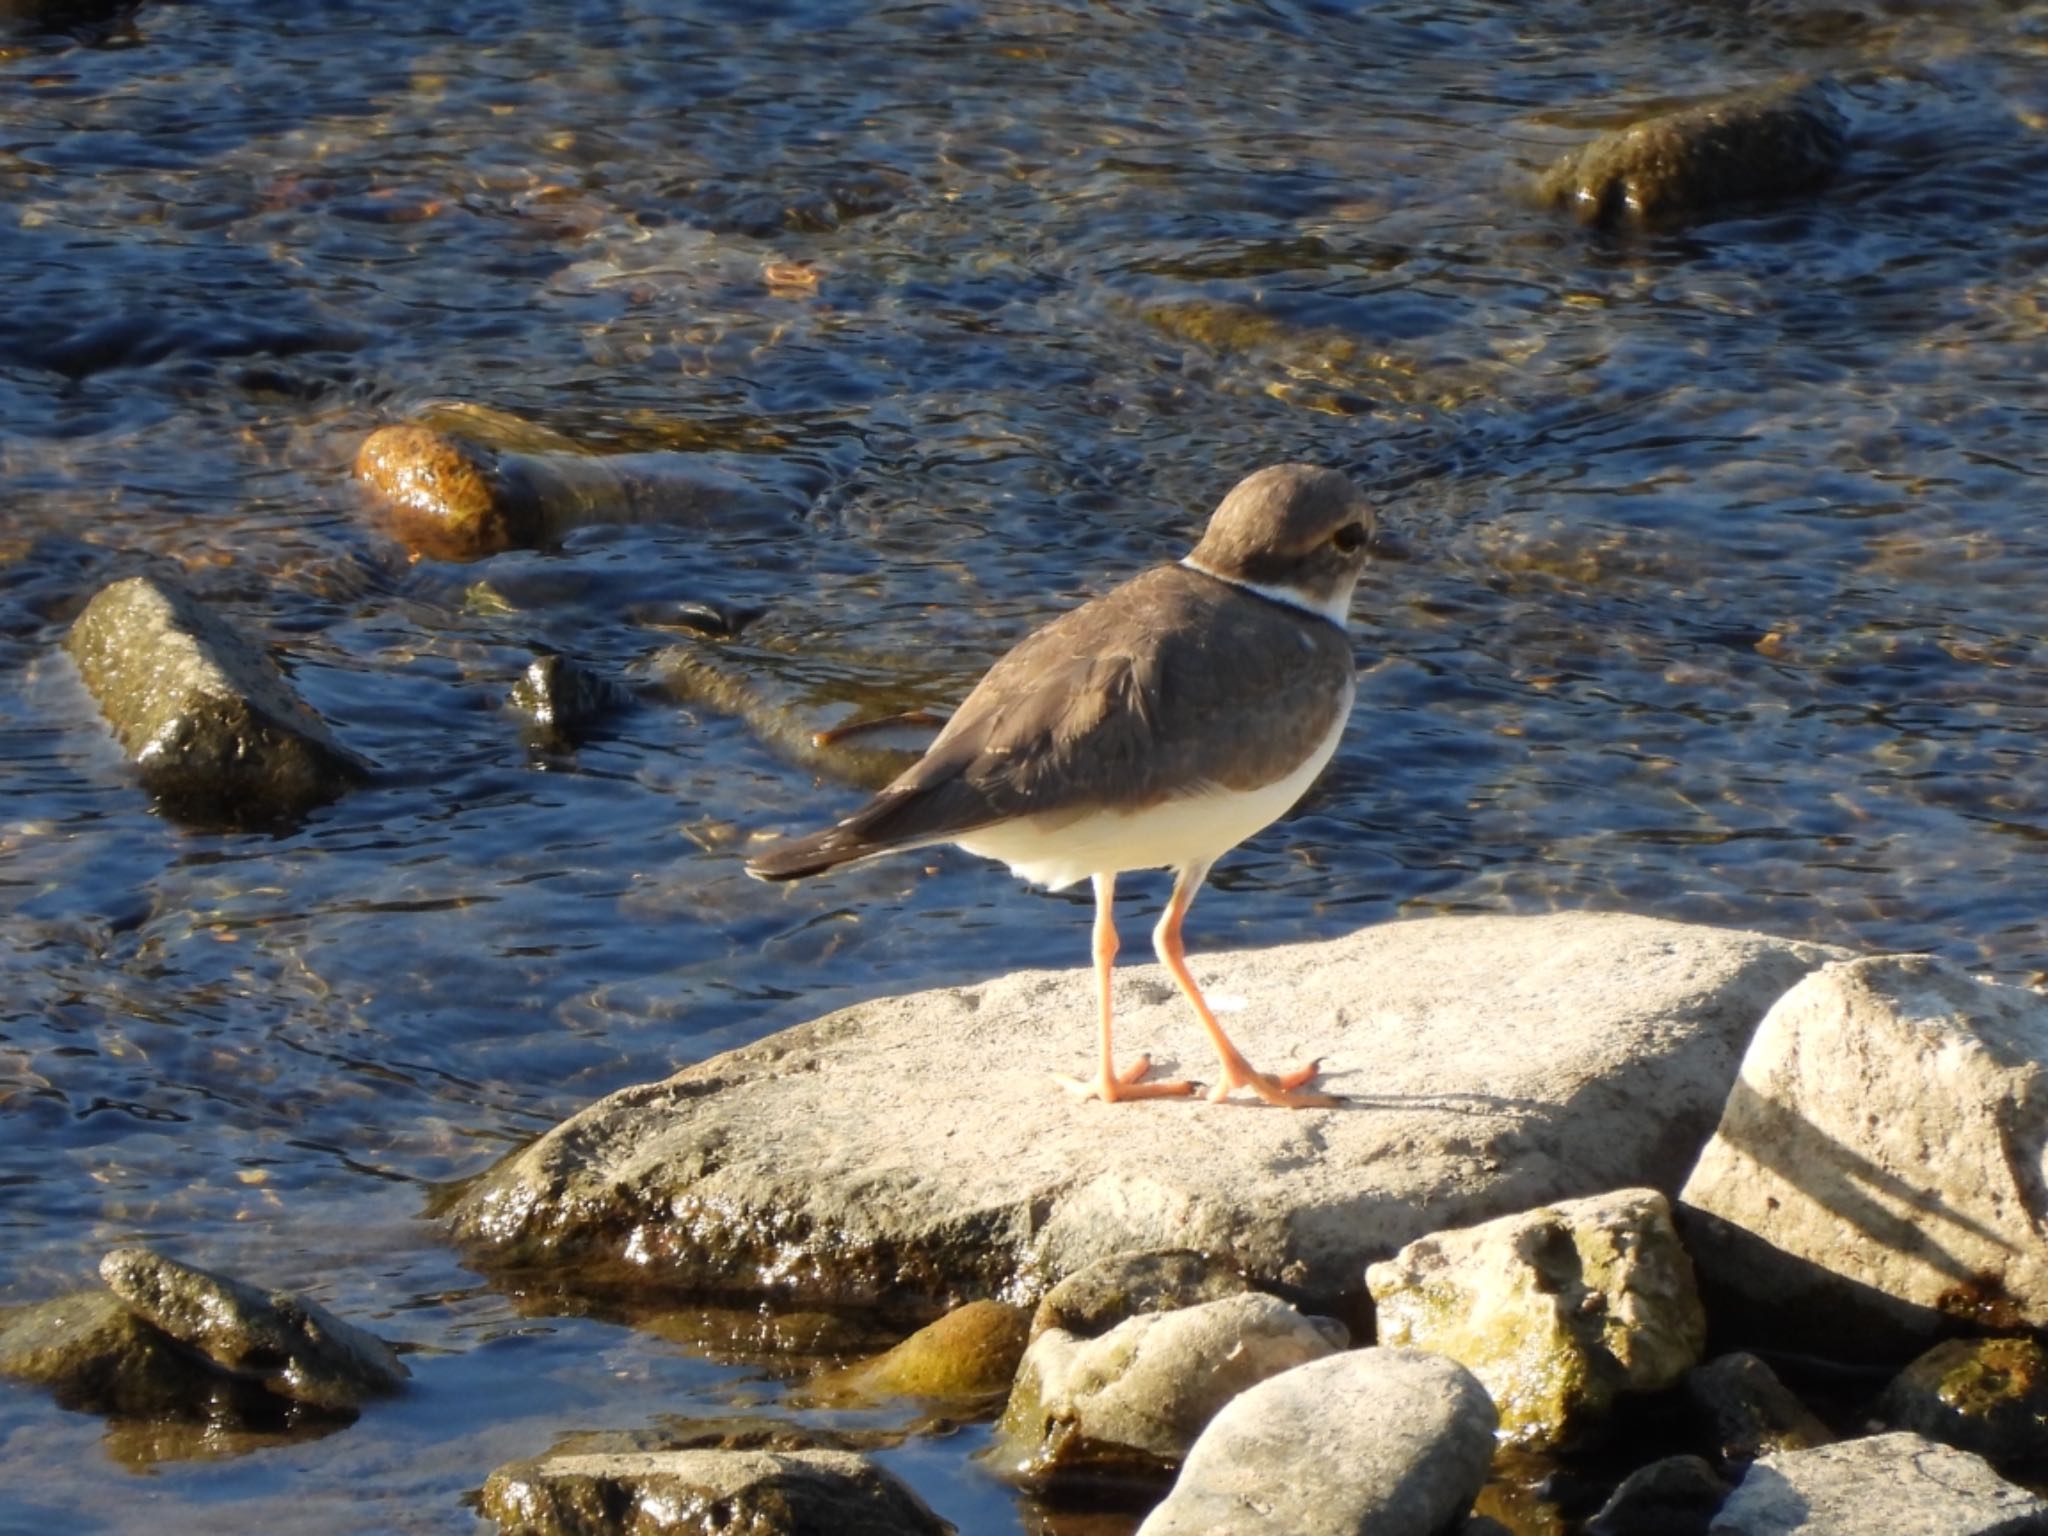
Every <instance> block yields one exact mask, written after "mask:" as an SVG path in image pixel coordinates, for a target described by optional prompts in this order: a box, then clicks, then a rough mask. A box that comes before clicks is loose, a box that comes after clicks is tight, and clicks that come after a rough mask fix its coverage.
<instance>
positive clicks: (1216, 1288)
mask: <svg viewBox="0 0 2048 1536" xmlns="http://www.w3.org/2000/svg"><path fill="white" fill-rule="evenodd" d="M1250 1289H1251V1282H1250V1281H1248V1280H1246V1279H1245V1277H1244V1275H1243V1273H1242V1272H1241V1271H1239V1270H1238V1269H1237V1268H1236V1267H1235V1266H1233V1265H1231V1264H1228V1263H1226V1262H1225V1261H1223V1260H1222V1259H1218V1258H1212V1257H1211V1256H1210V1255H1208V1254H1205V1253H1197V1252H1195V1251H1194V1250H1193V1249H1191V1248H1156V1249H1153V1250H1151V1251H1150V1252H1147V1253H1119V1254H1115V1255H1112V1256H1111V1257H1109V1258H1106V1259H1102V1260H1100V1261H1098V1262H1097V1263H1094V1264H1090V1265H1089V1266H1088V1267H1087V1268H1086V1269H1083V1270H1079V1271H1077V1272H1076V1273H1074V1274H1071V1275H1069V1276H1067V1278H1066V1279H1064V1280H1062V1281H1061V1282H1060V1283H1059V1284H1058V1285H1056V1286H1054V1287H1053V1288H1052V1289H1051V1290H1050V1291H1047V1292H1046V1293H1045V1298H1044V1299H1043V1300H1042V1301H1040V1302H1039V1304H1038V1311H1037V1312H1036V1313H1035V1314H1034V1315H1033V1316H1032V1319H1031V1336H1032V1337H1033V1338H1036V1337H1038V1335H1039V1334H1041V1333H1044V1332H1045V1331H1046V1330H1047V1329H1048V1328H1059V1329H1063V1330H1064V1331H1066V1332H1067V1333H1071V1334H1073V1335H1074V1336H1075V1337H1076V1338H1083V1339H1092V1338H1096V1337H1098V1336H1100V1335H1102V1334H1105V1333H1107V1332H1109V1330H1110V1329H1112V1328H1114V1327H1116V1325H1117V1324H1119V1323H1121V1322H1124V1321H1125V1320H1126V1319H1129V1318H1133V1317H1137V1316H1139V1315H1140V1314H1142V1313H1146V1312H1171V1311H1173V1310H1174V1309H1175V1308H1177V1307H1196V1306H1200V1305H1201V1304H1202V1303H1203V1302H1206V1301H1221V1300H1222V1299H1223V1298H1224V1297H1226V1296H1236V1295H1240V1294H1242V1293H1243V1292H1245V1291H1248V1290H1250Z"/></svg>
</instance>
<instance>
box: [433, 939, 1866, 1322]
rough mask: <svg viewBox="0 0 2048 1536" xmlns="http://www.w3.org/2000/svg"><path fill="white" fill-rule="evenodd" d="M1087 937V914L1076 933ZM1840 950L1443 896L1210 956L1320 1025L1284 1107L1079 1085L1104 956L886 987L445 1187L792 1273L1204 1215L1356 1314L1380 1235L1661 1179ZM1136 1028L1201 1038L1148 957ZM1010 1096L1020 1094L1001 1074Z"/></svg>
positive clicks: (1228, 1245)
mask: <svg viewBox="0 0 2048 1536" xmlns="http://www.w3.org/2000/svg"><path fill="white" fill-rule="evenodd" d="M1081 942H1082V935H1081V933H1080V931H1079V930H1078V929H1077V930H1076V944H1077V946H1078V945H1079V944H1080V943H1081ZM1826 957H1827V952H1826V951H1823V950H1820V949H1817V948H1815V947H1813V946H1810V945H1800V944H1789V943H1785V942H1783V941H1780V940H1777V939H1771V938H1766V937H1763V936H1761V935H1758V934H1746V933H1736V932H1728V931H1723V930H1719V929H1712V928H1703V927H1693V926H1687V925H1682V924H1677V923H1663V922H1655V921H1651V920H1648V919H1643V918H1634V917H1619V916H1596V915H1592V914H1568V915H1562V916H1550V917H1532V918H1507V917H1484V918H1444V919H1432V920H1427V921H1420V922H1408V923H1395V924H1390V925H1387V926H1385V927H1379V928H1368V929H1364V930H1361V931H1360V932H1357V933H1354V934H1351V935H1349V936H1348V937H1345V938H1341V939H1335V940H1331V941H1328V942H1325V943H1316V944H1300V945H1291V946H1286V947H1282V948H1278V949H1270V950H1262V951H1251V952H1246V953H1239V954H1234V955H1222V956H1204V957H1198V958H1197V959H1196V961H1195V965H1196V968H1197V969H1198V970H1199V971H1201V972H1203V973H1204V975H1203V980H1204V982H1205V984H1206V985H1207V986H1208V987H1209V990H1210V993H1211V996H1212V999H1215V998H1221V999H1223V1001H1224V1005H1225V1007H1229V1006H1230V997H1229V994H1231V993H1233V992H1239V993H1242V994H1244V995H1245V996H1247V997H1249V998H1250V999H1251V1003H1250V1006H1249V1007H1248V1008H1247V1009H1246V1010H1245V1012H1244V1013H1243V1014H1242V1015H1241V1016H1238V1017H1234V1018H1232V1019H1231V1031H1232V1034H1233V1036H1235V1037H1236V1038H1237V1040H1238V1042H1239V1043H1240V1045H1242V1046H1243V1048H1244V1049H1245V1050H1246V1052H1247V1053H1248V1054H1249V1055H1250V1056H1251V1057H1252V1059H1253V1060H1256V1061H1285V1060H1289V1059H1293V1058H1296V1057H1299V1056H1303V1055H1311V1054H1317V1053H1320V1054H1321V1055H1322V1057H1323V1061H1324V1080H1325V1081H1326V1082H1327V1083H1329V1084H1330V1086H1331V1087H1332V1088H1334V1089H1336V1090H1337V1091H1338V1092H1349V1093H1352V1094H1354V1095H1355V1097H1353V1098H1351V1099H1349V1100H1348V1101H1347V1102H1345V1103H1343V1104H1341V1105H1339V1106H1338V1107H1337V1108H1334V1109H1318V1110H1303V1111H1290V1112H1287V1113H1279V1112H1274V1111H1267V1110H1264V1109H1262V1108H1253V1107H1250V1106H1238V1105H1216V1104H1209V1103H1205V1102H1176V1101H1169V1100H1153V1101H1147V1102H1140V1103H1135V1104H1116V1105H1103V1104H1099V1103H1082V1102H1078V1101H1076V1100H1075V1099H1073V1098H1072V1097H1071V1096H1069V1095H1066V1094H1063V1093H1061V1092H1059V1091H1058V1090H1057V1089H1056V1088H1055V1087H1054V1086H1052V1084H1051V1083H1050V1082H1049V1081H1048V1078H1049V1075H1050V1074H1051V1073H1053V1072H1055V1071H1057V1070H1059V1069H1060V1068H1062V1067H1064V1066H1068V1065H1070V1064H1071V1063H1073V1062H1075V1061H1079V1060H1081V1059H1084V1058H1085V1057H1086V1055H1087V1052H1088V1050H1089V1049H1090V1045H1091V1037H1092V1033H1093V1030H1094V1020H1095V1003H1094V998H1093V978H1092V975H1091V973H1090V972H1089V970H1087V969H1086V968H1082V969H1077V970H1073V971H1067V972H1021V973H1017V974H1013V975H1009V976H1004V977H1000V978H997V979H995V980H993V981H989V982H987V983H984V984H980V985H975V986H966V987H950V988H940V989H938V990H935V991H930V992H924V993H919V994H915V995H912V996H907V997H896V998H883V999H880V1000H877V1001H875V1002H871V1003H863V1004H860V1005H858V1006H855V1007H852V1008H848V1009H845V1010H842V1011H841V1012H838V1013H835V1014H832V1015H830V1016H828V1017H826V1018H823V1019H819V1020H817V1021H815V1022H813V1023H810V1024H805V1025H802V1026H799V1027H798V1028H795V1029H791V1030H786V1031H784V1032H782V1033H780V1034H777V1035H773V1036H770V1037H769V1038H767V1039H765V1040H762V1041H760V1042H758V1043H757V1044H754V1045H750V1046H747V1047H744V1048H742V1049H740V1050H736V1051H731V1052H727V1053H725V1054H724V1055H721V1056H716V1057H713V1058H711V1059H710V1060H708V1061H705V1062H702V1063H699V1064H698V1065H695V1066H692V1067H689V1068H687V1069H686V1070H684V1071H683V1072H680V1073H678V1074H677V1075H676V1076H674V1077H673V1078H670V1079H669V1080H667V1081H666V1082H661V1083H652V1084H647V1085H645V1086H642V1087H637V1088H628V1089H625V1090H623V1091H621V1092H619V1093H615V1094H613V1095H611V1096H610V1097H609V1098H606V1099H604V1100H601V1101H600V1102H598V1103H596V1104H594V1105H592V1106H590V1107H589V1108H588V1109H586V1110H584V1111H583V1112H582V1113H581V1114H579V1115H577V1116H576V1117H574V1118H573V1119H571V1120H570V1121H568V1122H567V1123H566V1124H564V1125H562V1126H560V1127H558V1128H557V1129H556V1130H554V1131H552V1132H549V1133H548V1134H547V1135H545V1136H543V1137H541V1138H540V1139H539V1140H538V1141H536V1142H534V1143H533V1144H532V1145H531V1146H529V1147H527V1148H525V1149H523V1150H521V1151H519V1152H517V1153H515V1154H513V1155H512V1156H511V1157H509V1158H507V1159H505V1160H504V1161H502V1162H501V1163H499V1164H498V1165H497V1166H496V1167H494V1168H493V1169H491V1170H490V1171H489V1172H487V1173H485V1174H484V1175H482V1176H481V1177H480V1178H478V1179H477V1180H476V1181H475V1182H474V1183H472V1184H471V1185H470V1186H469V1187H468V1188H467V1189H466V1190H465V1191H464V1192H463V1194H462V1195H461V1197H460V1198H459V1199H458V1200H457V1201H455V1202H454V1204H453V1205H452V1207H451V1213H450V1214H451V1217H452V1221H453V1225H454V1230H455V1233H456V1235H457V1237H458V1238H459V1239H460V1240H461V1241H462V1242H463V1243H464V1245H465V1246H466V1247H467V1248H468V1250H469V1251H470V1252H471V1253H473V1254H474V1255H476V1256H477V1257H478V1258H479V1259H480V1260H481V1261H483V1262H486V1263H488V1264H491V1265H493V1266H496V1267H499V1268H512V1269H517V1268H525V1267H531V1266H546V1267H548V1269H549V1270H550V1272H551V1278H552V1279H554V1280H557V1281H560V1282H563V1283H567V1284H571V1285H583V1286H610V1285H625V1286H628V1287H656V1288H669V1289H675V1290H685V1291H689V1290H694V1291H705V1292H709V1291H718V1292H722V1293H727V1294H730V1293H731V1292H733V1291H734V1290H735V1289H738V1290H746V1289H758V1290H761V1291H766V1292H772V1293H781V1294H785V1295H788V1296H791V1297H793V1298H799V1299H802V1300H803V1301H804V1302H805V1304H816V1303H838V1304H848V1303H858V1302H863V1301H874V1300H879V1299H882V1298H885V1297H898V1298H900V1297H902V1296H903V1295H906V1294H918V1293H922V1294H924V1295H927V1296H934V1297H941V1296H948V1295H953V1296H959V1295H968V1296H972V1295H997V1294H1003V1293H1005V1292H1010V1293H1012V1294H1013V1297H1014V1299H1019V1300H1022V1299H1025V1298H1027V1297H1029V1296H1030V1295H1032V1294H1034V1293H1040V1292H1042V1291H1043V1290H1044V1289H1045V1288H1046V1287H1047V1286H1049V1285H1050V1284H1052V1283H1054V1282H1056V1281H1058V1280H1060V1279H1062V1278H1064V1277H1065V1276H1066V1275H1069V1274H1072V1273H1074V1272H1075V1271H1077V1270H1079V1269H1082V1268H1084V1267H1085V1266H1087V1265H1088V1264H1091V1263H1093V1262H1095V1261H1096V1260H1098V1259H1102V1258H1106V1257H1110V1256H1112V1255H1115V1254H1119V1253H1126V1252H1130V1251H1133V1250H1141V1249H1146V1248H1157V1247H1194V1248H1199V1249H1201V1250H1203V1251H1205V1252H1208V1253H1211V1254H1214V1255H1216V1256H1217V1257H1219V1258H1221V1259H1225V1260H1227V1261H1228V1262H1229V1263H1231V1264H1232V1265H1234V1266H1236V1267H1237V1268H1239V1269H1240V1270H1242V1271H1243V1272H1244V1273H1245V1274H1246V1275H1247V1276H1249V1277H1250V1278H1252V1279H1253V1280H1254V1281H1255V1282H1257V1283H1261V1284H1266V1285H1272V1286H1276V1287H1292V1288H1293V1289H1294V1290H1295V1291H1296V1292H1297V1293H1299V1294H1301V1295H1303V1296H1304V1298H1305V1300H1306V1301H1307V1303H1308V1304H1309V1305H1311V1306H1312V1307H1314V1309H1315V1310H1318V1311H1327V1312H1331V1313H1333V1314H1334V1315H1338V1316H1344V1315H1347V1312H1348V1308H1347V1307H1346V1305H1345V1298H1351V1299H1354V1300H1355V1299H1356V1298H1357V1295H1358V1292H1359V1290H1360V1289H1361V1285H1362V1279H1363V1273H1364V1267H1365V1265H1366V1264H1367V1263H1369V1262H1371V1261H1372V1260H1375V1259H1379V1258H1384V1257H1386V1256H1387V1255H1389V1254H1391V1253H1392V1252H1394V1250H1395V1249H1397V1248H1399V1247H1400V1246H1401V1245H1402V1244H1404V1243H1407V1242H1410V1241H1413V1240H1414V1239H1415V1238H1417V1237H1420V1236H1422V1235H1423V1234H1424V1233H1426V1232H1429V1231H1434V1230H1437V1229H1440V1228H1442V1227H1445V1226H1447V1225H1463V1224H1470V1223H1472V1222H1475V1221H1480V1220H1484V1219H1486V1218H1488V1217H1491V1216H1495V1215H1499V1214H1501V1213H1502V1212H1505V1211H1516V1210H1526V1209H1528V1208H1530V1207H1531V1206H1534V1205H1538V1204H1541V1203H1543V1202H1545V1201H1551V1200H1559V1199H1567V1198H1571V1197H1574V1196H1582V1195H1587V1194H1592V1193H1596V1192H1599V1191H1601V1190H1607V1189H1613V1188H1616V1187H1618V1186H1622V1185H1633V1184H1646V1185H1650V1186H1653V1187H1658V1188H1663V1189H1671V1188H1674V1187H1675V1186H1676V1185H1677V1183H1678V1181H1679V1180H1680V1179H1682V1178H1683V1177H1684V1173H1685V1170H1686V1169H1687V1168H1688V1167H1689V1166H1691V1164H1692V1161H1693V1159H1694V1158H1695V1156H1696V1155H1697V1151H1698V1148H1699V1146H1700V1144H1701V1142H1702V1141H1704V1140H1705V1138H1706V1136H1707V1135H1708V1133H1709V1131H1710V1130H1711V1127H1712V1125H1713V1123H1714V1119H1715V1117H1716V1115H1717V1114H1718V1113H1719V1111H1720V1106H1721V1103H1722V1101H1723V1099H1724V1098H1725V1096H1726V1093H1727V1089H1728V1086H1729V1084H1730V1082H1732V1080H1733V1077H1734V1072H1735V1065H1736V1061H1737V1059H1738V1057H1739V1055H1740V1052H1741V1049H1742V1046H1743V1044H1744V1042H1745V1041H1746V1040H1747V1039H1748V1036H1749V1034H1750V1031H1751V1030H1752V1029H1753V1028H1754V1027H1755V1024H1756V1021H1757V1020H1758V1019H1759V1018H1761V1017H1762V1016H1763V1014H1764V1012H1765V1010H1766V1009H1768V1008H1769V1006H1770V1004H1771V1003H1772V1002H1773V1001H1774V1000H1775V999H1776V998H1777V997H1778V996H1779V995H1780V994H1781V993H1782V992H1783V991H1784V989H1785V988H1786V987H1788V986H1790V985H1791V984H1792V982H1793V981H1794V980H1796V979H1797V978H1798V977H1800V976H1801V975H1803V974H1805V973H1806V972H1807V971H1809V970H1811V969H1812V968H1813V967H1814V966H1816V965H1817V964H1819V963H1821V962H1822V961H1823V960H1824V959H1825V958H1826ZM1121 975H1122V977H1123V981H1122V989H1121V990H1122V1002H1121V1004H1120V1011H1119V1022H1118V1029H1119V1036H1118V1038H1119V1040H1120V1041H1121V1043H1122V1044H1123V1046H1124V1048H1125V1050H1126V1051H1127V1052H1130V1051H1135V1050H1137V1049H1140V1048H1143V1049H1149V1050H1150V1051H1151V1052H1152V1053H1153V1057H1154V1060H1155V1061H1157V1062H1158V1063H1159V1065H1160V1070H1162V1071H1166V1072H1171V1071H1175V1070H1179V1069H1187V1068H1192V1069H1196V1070H1200V1067H1201V1065H1202V1064H1203V1055H1202V1052H1203V1051H1204V1050H1205V1049H1206V1047H1205V1045H1204V1044H1203V1043H1202V1040H1201V1037H1200V1034H1199V1026H1198V1025H1196V1024H1195V1022H1194V1021H1193V1020H1192V1019H1191V1018H1189V1017H1188V1016H1187V1015H1186V1013H1185V1011H1184V1006H1185V1005H1184V1004H1183V1003H1182V1002H1181V1000H1180V998H1179V997H1178V996H1177V994H1175V993H1174V991H1173V989H1172V988H1171V987H1170V986H1168V985H1167V984H1166V983H1165V982H1164V981H1163V980H1160V979H1158V973H1157V972H1154V971H1152V970H1150V968H1138V967H1131V968H1129V969H1127V970H1126V971H1124V972H1123V973H1121ZM992 1104H997V1105H1001V1106H1002V1107H1003V1112H1002V1113H1001V1114H991V1113H990V1110H989V1106H990V1105H992Z"/></svg>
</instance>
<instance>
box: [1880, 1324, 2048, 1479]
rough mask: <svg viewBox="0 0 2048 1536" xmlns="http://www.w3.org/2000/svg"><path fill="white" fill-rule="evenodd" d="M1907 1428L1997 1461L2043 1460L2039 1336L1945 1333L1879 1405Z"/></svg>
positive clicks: (2046, 1394) (2046, 1430)
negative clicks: (1977, 1336) (1961, 1336)
mask: <svg viewBox="0 0 2048 1536" xmlns="http://www.w3.org/2000/svg"><path fill="white" fill-rule="evenodd" d="M1878 1412H1879V1414H1880V1416H1881V1417H1882V1418H1883V1419H1884V1421H1885V1422H1886V1423H1887V1424H1889V1425H1891V1426H1892V1427H1893V1428H1894V1429H1910V1430H1913V1431H1914V1432H1915V1433H1918V1434H1922V1435H1925V1436H1926V1437H1927V1438H1928V1439H1930V1440H1939V1441H1941V1442H1942V1444H1944V1445H1953V1446H1956V1447H1957V1448H1959V1449H1961V1450H1965V1451H1975V1452H1976V1453H1977V1454H1978V1455H1979V1456H1982V1457H1984V1458H1986V1459H1987V1460H1989V1461H1991V1462H1993V1463H1995V1464H1998V1465H2001V1466H2009V1465H2013V1464H2016V1463H2030V1464H2038V1463H2040V1462H2041V1461H2043V1460H2044V1459H2048V1349H2043V1348H2042V1347H2041V1343H2040V1341H2039V1340H2038V1339H2034V1338H2031V1337H2019V1338H2010V1339H1947V1340H1944V1341H1943V1342H1942V1343H1939V1344H1937V1345H1935V1346H1934V1348H1932V1349H1930V1350H1928V1351H1927V1353H1926V1354H1924V1355H1922V1356H1920V1357H1919V1358H1918V1359H1917V1360H1915V1361H1913V1363H1912V1364H1910V1365H1908V1366H1907V1367H1906V1368H1905V1370H1903V1371H1901V1372H1900V1373H1899V1374H1898V1375H1897V1376H1896V1377H1895V1378H1893V1380H1892V1383H1891V1385H1890V1386H1889V1387H1887V1388H1886V1389H1885V1393H1884V1398H1883V1400H1882V1401H1881V1402H1880V1403H1879V1405H1878Z"/></svg>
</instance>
